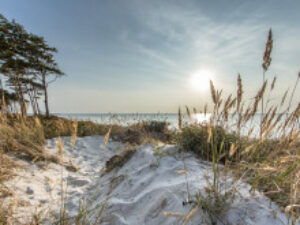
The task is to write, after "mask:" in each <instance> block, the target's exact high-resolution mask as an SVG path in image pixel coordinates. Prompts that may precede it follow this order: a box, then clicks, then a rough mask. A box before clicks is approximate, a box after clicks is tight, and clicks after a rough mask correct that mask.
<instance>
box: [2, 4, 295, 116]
mask: <svg viewBox="0 0 300 225" xmlns="http://www.w3.org/2000/svg"><path fill="white" fill-rule="evenodd" d="M299 10H300V1H299V0H264V1H261V0H248V1H247V0H214V1H211V0H173V1H171V0H151V1H146V0H85V1H83V0H48V1H46V0H44V1H41V0H22V1H20V0H1V11H0V13H2V14H3V15H4V16H5V17H7V18H8V19H15V20H16V22H18V23H20V24H22V25H23V26H24V27H25V28H26V29H27V30H28V31H29V32H32V33H35V34H37V35H41V36H43V37H44V38H45V39H46V40H47V41H48V43H49V44H50V45H52V46H55V47H56V48H57V49H58V51H59V52H58V54H57V55H56V60H57V63H58V65H59V67H60V69H61V70H62V71H63V72H64V73H65V74H66V76H64V77H63V78H60V79H59V80H57V81H56V82H55V83H53V84H51V86H50V88H49V95H50V110H51V111H52V112H61V113H107V112H112V113H131V112H139V113H145V112H151V113H156V112H176V111H177V110H178V107H179V106H181V107H183V106H185V105H188V106H189V107H196V108H198V109H201V107H203V105H204V102H210V91H209V89H208V80H209V79H212V80H213V82H214V84H215V86H216V88H218V89H223V93H224V95H225V96H226V95H228V94H229V93H236V78H237V74H238V73H240V74H241V77H242V80H243V85H244V92H245V95H244V97H245V99H246V100H251V99H252V98H253V97H254V96H255V94H256V92H257V90H258V89H259V87H260V86H261V84H262V67H261V64H262V57H263V53H264V48H265V43H266V40H267V33H268V30H269V29H270V28H272V30H273V35H274V48H273V52H272V64H271V66H270V69H269V70H268V72H267V73H266V77H267V78H268V79H269V80H270V82H271V80H272V79H273V77H274V76H275V75H276V76H277V81H278V82H277V86H276V91H275V92H274V93H273V94H274V97H273V98H272V101H274V102H275V101H279V99H280V96H281V95H282V94H283V93H284V91H285V90H286V89H287V88H289V89H290V92H291V90H292V88H293V85H294V84H295V81H296V78H297V74H298V72H299V71H300V60H299V56H300V43H299V40H300V29H299V28H300V13H299ZM194 76H197V77H198V78H199V77H200V78H199V79H200V80H199V79H193V77H194ZM204 81H205V82H204ZM203 82H204V83H203ZM195 83H196V84H195ZM198 83H199V85H198ZM200 83H201V84H200ZM299 99H300V91H299V88H298V89H297V90H296V93H295V96H294V101H293V105H296V104H298V102H299Z"/></svg>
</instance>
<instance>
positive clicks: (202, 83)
mask: <svg viewBox="0 0 300 225" xmlns="http://www.w3.org/2000/svg"><path fill="white" fill-rule="evenodd" d="M210 80H213V72H212V71H210V70H206V69H205V70H204V69H203V70H199V71H197V72H196V73H193V74H192V75H191V78H190V85H191V87H192V88H193V90H195V91H201V92H203V91H207V90H208V89H209V81H210Z"/></svg>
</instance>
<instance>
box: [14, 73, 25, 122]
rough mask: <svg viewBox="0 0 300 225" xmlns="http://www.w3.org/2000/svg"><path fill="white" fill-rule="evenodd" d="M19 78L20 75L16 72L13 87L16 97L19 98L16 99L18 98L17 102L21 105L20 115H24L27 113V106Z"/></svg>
mask: <svg viewBox="0 0 300 225" xmlns="http://www.w3.org/2000/svg"><path fill="white" fill-rule="evenodd" d="M19 78H20V75H19V74H17V81H16V83H15V88H16V93H18V98H19V99H18V100H19V104H20V107H21V113H22V116H26V115H27V108H26V103H25V98H24V93H23V90H22V85H21V82H20V80H19Z"/></svg>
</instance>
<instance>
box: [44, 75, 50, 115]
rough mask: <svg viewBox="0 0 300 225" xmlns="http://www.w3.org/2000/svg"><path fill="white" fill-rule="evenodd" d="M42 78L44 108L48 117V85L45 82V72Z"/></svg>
mask: <svg viewBox="0 0 300 225" xmlns="http://www.w3.org/2000/svg"><path fill="white" fill-rule="evenodd" d="M42 79H43V87H44V95H45V110H46V116H47V117H49V115H50V112H49V103H48V90H47V88H48V85H47V83H46V74H45V73H43V74H42Z"/></svg>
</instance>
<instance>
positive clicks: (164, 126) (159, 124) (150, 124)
mask: <svg viewBox="0 0 300 225" xmlns="http://www.w3.org/2000/svg"><path fill="white" fill-rule="evenodd" d="M168 125H169V123H168V122H166V121H155V120H153V121H143V123H142V126H143V128H144V129H145V131H146V132H149V133H150V132H155V133H164V132H166V131H167V130H168Z"/></svg>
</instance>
